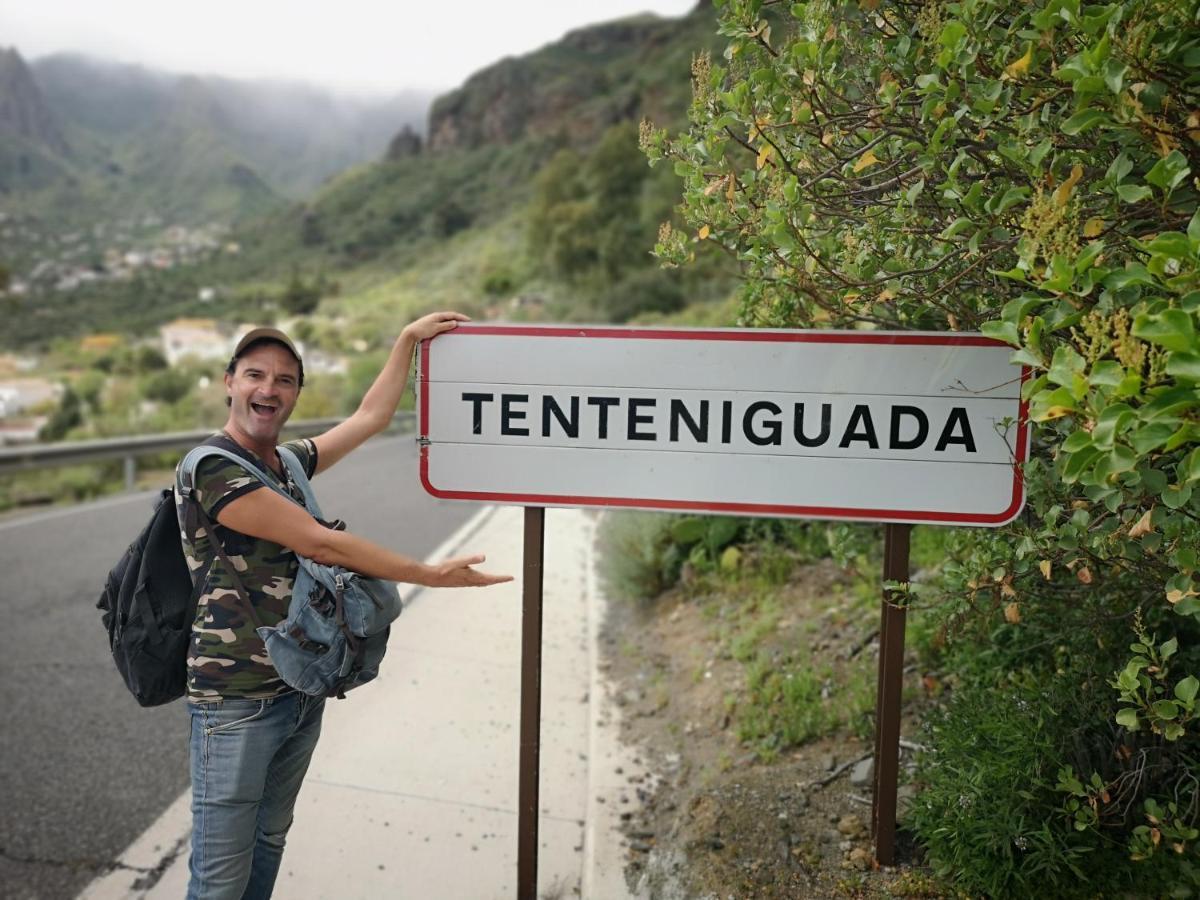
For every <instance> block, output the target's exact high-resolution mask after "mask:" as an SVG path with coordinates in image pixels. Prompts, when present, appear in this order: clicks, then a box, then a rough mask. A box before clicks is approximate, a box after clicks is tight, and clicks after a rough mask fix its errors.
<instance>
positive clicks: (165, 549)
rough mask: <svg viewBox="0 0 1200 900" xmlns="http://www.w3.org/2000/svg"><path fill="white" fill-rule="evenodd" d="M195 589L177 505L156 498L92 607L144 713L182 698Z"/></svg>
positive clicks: (170, 498) (166, 494)
mask: <svg viewBox="0 0 1200 900" xmlns="http://www.w3.org/2000/svg"><path fill="white" fill-rule="evenodd" d="M196 594H197V591H196V587H194V586H193V584H192V577H191V574H190V573H189V572H188V566H187V560H186V559H184V556H183V547H182V545H181V544H180V540H179V523H178V521H177V519H176V515H175V498H174V495H173V494H172V492H171V490H170V489H169V488H166V489H164V490H163V491H162V493H161V494H160V495H159V497H158V499H157V501H156V502H155V504H154V512H153V513H152V514H151V516H150V521H149V522H147V523H146V527H145V528H143V529H142V531H141V533H140V534H139V535H138V536H137V537H136V538H135V539H134V541H133V543H132V544H130V545H129V548H128V549H127V550H126V551H125V553H124V554H123V555H122V556H121V559H120V560H119V561H118V562H117V564H116V565H115V566H113V568H112V571H110V572H109V573H108V577H107V578H106V579H105V582H104V590H103V592H102V593H101V594H100V599H99V601H97V603H96V608H97V609H100V610H103V612H104V615H103V617H102V619H103V622H104V627H105V629H106V630H107V631H108V646H109V649H110V650H111V651H112V655H113V661H114V662H116V664H117V669H118V670H119V671H120V673H121V677H122V678H124V679H125V684H126V686H127V687H128V688H129V690H130V692H131V693H132V694H133V696H134V697H135V698H136V699H137V702H138V703H139V704H141V705H142V706H158V705H160V704H163V703H167V702H169V701H171V700H175V699H176V698H178V697H182V696H183V693H184V691H185V690H186V689H187V652H188V645H189V644H190V642H191V638H192V620H193V619H195V617H196Z"/></svg>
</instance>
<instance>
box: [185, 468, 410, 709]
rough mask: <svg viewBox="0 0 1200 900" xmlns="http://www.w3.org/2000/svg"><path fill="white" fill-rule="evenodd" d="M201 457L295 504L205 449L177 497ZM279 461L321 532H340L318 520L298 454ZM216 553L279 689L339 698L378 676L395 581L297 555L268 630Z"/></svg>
mask: <svg viewBox="0 0 1200 900" xmlns="http://www.w3.org/2000/svg"><path fill="white" fill-rule="evenodd" d="M206 456H221V457H224V458H226V459H228V460H230V461H232V462H236V463H237V464H238V465H240V466H241V467H242V468H243V469H245V470H246V471H247V472H248V473H249V474H251V475H253V476H254V477H255V478H257V479H258V480H259V481H261V482H262V483H263V484H265V485H266V486H267V487H269V488H270V489H271V490H274V491H275V492H276V493H278V494H279V495H280V496H282V497H284V498H285V499H287V500H288V501H289V502H291V503H295V502H296V500H295V499H294V498H293V497H292V496H291V495H290V494H288V493H287V492H286V491H284V490H283V489H282V488H281V487H279V486H278V485H277V484H275V483H274V482H273V481H271V480H270V479H268V478H267V477H266V475H265V473H264V472H262V470H260V469H259V468H258V467H257V466H254V465H253V464H251V463H249V462H247V461H246V460H245V459H243V458H242V457H240V456H238V455H236V454H234V453H230V452H229V451H227V450H225V449H223V448H221V447H213V446H210V445H201V446H199V447H196V448H195V449H193V450H191V451H190V452H189V453H188V454H187V456H185V457H184V459H183V462H182V463H181V464H180V466H179V470H178V473H177V475H178V488H179V493H180V496H181V497H183V498H185V499H191V495H192V490H193V487H194V484H193V479H194V477H195V471H196V466H197V465H199V463H200V460H201V459H203V458H204V457H206ZM279 458H280V459H281V460H283V463H284V465H285V466H286V467H287V470H288V472H289V473H290V475H291V478H292V481H293V483H295V484H296V485H297V486H298V487H299V488H300V491H301V493H302V495H303V496H304V504H303V505H304V508H305V509H307V510H308V512H309V514H310V515H312V516H313V517H314V518H315V519H316V520H317V521H318V522H321V523H322V524H324V525H326V526H327V527H345V526H344V524H343V523H341V522H338V523H335V524H334V525H330V524H329V523H327V522H325V521H324V519H323V518H322V516H321V508H320V506H319V505H318V503H317V498H316V496H315V495H314V494H313V491H312V485H311V484H310V483H309V480H308V476H307V475H306V474H305V472H304V467H303V466H302V465H301V464H300V460H299V459H298V458H297V457H296V455H295V454H294V453H292V451H291V450H289V449H288V448H287V447H280V448H279ZM197 508H198V509H199V511H200V516H201V520H202V522H203V524H204V525H205V527H206V528H207V529H208V532H209V534H212V535H214V536H215V534H216V532H215V530H214V529H213V527H212V523H211V522H209V521H208V517H207V516H206V515H205V513H204V510H203V509H202V508H200V507H199V504H197ZM214 543H216V542H214ZM216 547H217V552H218V553H219V554H220V555H221V558H222V561H223V562H224V563H225V566H226V570H227V571H228V572H229V574H230V575H231V577H232V580H233V582H234V586H235V588H236V589H237V592H238V596H239V597H240V598H241V601H242V604H243V606H244V607H245V608H246V610H247V612H248V614H249V615H250V618H251V621H253V622H254V624H255V626H256V630H257V631H258V634H259V636H260V637H261V638H262V639H263V642H264V643H265V644H266V648H267V655H268V656H269V657H270V658H271V664H272V665H273V666H274V667H275V670H276V671H277V672H278V673H279V677H280V678H281V679H283V681H284V683H286V684H288V685H289V686H291V687H293V688H295V689H296V690H298V691H302V692H304V693H306V694H312V695H314V696H320V697H333V696H336V697H339V698H341V697H345V695H346V691H348V690H351V689H353V688H356V687H358V686H359V685H361V684H366V683H367V682H368V681H371V680H373V679H374V678H375V677H376V676H377V675H378V674H379V664H380V662H382V660H383V656H384V653H386V651H387V639H388V634H389V633H390V630H391V629H390V626H391V623H392V622H393V621H395V619H396V617H397V616H399V615H400V612H401V610H402V609H403V605H402V603H401V601H400V594H399V592H398V591H397V590H396V586H395V585H394V584H393V583H391V582H388V581H383V580H381V579H378V578H368V577H366V576H363V575H359V574H358V573H356V572H351V571H349V570H348V569H344V568H342V567H341V566H326V565H322V564H321V563H318V562H316V561H315V560H311V559H309V558H308V557H306V556H301V555H300V554H299V553H297V554H296V559H297V561H298V562H299V567H298V569H297V571H296V580H295V582H294V583H293V585H292V599H291V601H290V603H289V604H288V614H287V616H286V617H285V618H284V619H283V621H281V622H280V623H279V624H278V625H276V626H274V627H273V628H271V627H266V626H264V625H262V623H261V622H260V621H259V619H258V616H257V615H256V614H255V611H254V607H253V604H252V603H251V602H250V598H249V595H248V594H247V593H246V589H245V587H244V586H243V584H242V582H241V579H240V578H239V577H238V575H237V570H236V569H235V568H234V567H233V566H232V565H231V564H230V563H229V562H228V560H226V559H225V556H224V551H223V550H222V549H221V547H220V545H219V543H216Z"/></svg>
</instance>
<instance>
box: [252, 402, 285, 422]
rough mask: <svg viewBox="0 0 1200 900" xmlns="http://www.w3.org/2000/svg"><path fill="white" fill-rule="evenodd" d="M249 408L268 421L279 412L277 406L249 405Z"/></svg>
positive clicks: (267, 404) (264, 404) (265, 404)
mask: <svg viewBox="0 0 1200 900" xmlns="http://www.w3.org/2000/svg"><path fill="white" fill-rule="evenodd" d="M250 408H251V409H252V410H254V411H255V412H256V413H258V415H260V416H265V417H266V418H268V419H269V418H271V417H272V416H274V415H275V413H277V412H279V407H278V406H272V405H271V404H269V403H251V404H250Z"/></svg>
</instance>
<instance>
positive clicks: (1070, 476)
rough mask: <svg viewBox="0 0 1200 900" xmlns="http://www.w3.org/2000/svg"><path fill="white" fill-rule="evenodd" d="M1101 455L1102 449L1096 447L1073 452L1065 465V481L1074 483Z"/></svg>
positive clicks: (1063, 476)
mask: <svg viewBox="0 0 1200 900" xmlns="http://www.w3.org/2000/svg"><path fill="white" fill-rule="evenodd" d="M1099 456H1100V451H1099V450H1097V449H1096V448H1095V447H1085V448H1084V449H1083V450H1080V451H1079V452H1078V453H1073V454H1071V458H1070V459H1068V460H1067V464H1066V466H1064V467H1063V475H1062V478H1063V481H1065V482H1067V483H1068V484H1072V483H1074V482H1076V481H1078V480H1079V479H1080V476H1082V475H1083V473H1084V472H1085V471H1087V469H1088V467H1089V466H1091V465H1092V463H1094V462H1095V461H1096V459H1097V458H1098V457H1099Z"/></svg>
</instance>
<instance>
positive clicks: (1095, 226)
mask: <svg viewBox="0 0 1200 900" xmlns="http://www.w3.org/2000/svg"><path fill="white" fill-rule="evenodd" d="M1105 224H1107V223H1105V221H1104V220H1103V219H1088V220H1087V221H1086V222H1084V223H1083V236H1084V237H1085V238H1094V237H1099V236H1100V234H1101V232H1103V231H1104V226H1105Z"/></svg>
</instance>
